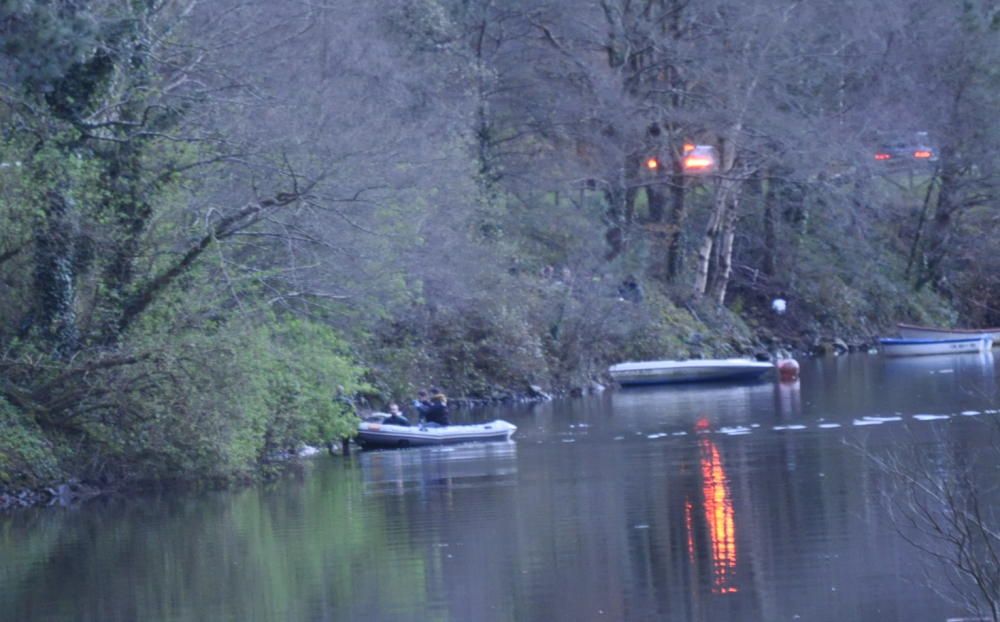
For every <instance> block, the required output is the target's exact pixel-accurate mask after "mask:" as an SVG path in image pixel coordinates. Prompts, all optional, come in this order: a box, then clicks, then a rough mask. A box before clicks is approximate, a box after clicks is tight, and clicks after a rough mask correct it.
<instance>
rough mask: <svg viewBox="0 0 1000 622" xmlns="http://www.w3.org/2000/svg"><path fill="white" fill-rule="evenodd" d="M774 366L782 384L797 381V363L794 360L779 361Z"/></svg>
mask: <svg viewBox="0 0 1000 622" xmlns="http://www.w3.org/2000/svg"><path fill="white" fill-rule="evenodd" d="M774 365H775V367H777V368H778V378H779V379H781V381H782V382H791V381H794V380H798V379H799V363H798V361H796V360H795V359H781V360H780V361H778V362H777V363H775V364H774Z"/></svg>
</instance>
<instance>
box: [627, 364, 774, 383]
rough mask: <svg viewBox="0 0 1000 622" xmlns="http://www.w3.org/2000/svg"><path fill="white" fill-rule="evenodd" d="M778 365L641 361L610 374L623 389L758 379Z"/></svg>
mask: <svg viewBox="0 0 1000 622" xmlns="http://www.w3.org/2000/svg"><path fill="white" fill-rule="evenodd" d="M774 369H775V368H774V364H773V363H767V362H761V361H751V360H748V359H699V360H691V361H641V362H634V363H619V364H617V365H612V366H611V367H610V368H608V374H609V375H610V376H611V378H612V379H614V381H615V382H617V383H618V384H620V385H622V386H635V385H642V384H671V383H678V382H719V381H735V380H756V379H758V378H760V377H761V376H763V375H764V374H766V373H768V372H772V373H773V372H774Z"/></svg>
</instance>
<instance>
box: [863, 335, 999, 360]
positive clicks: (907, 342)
mask: <svg viewBox="0 0 1000 622" xmlns="http://www.w3.org/2000/svg"><path fill="white" fill-rule="evenodd" d="M878 341H879V345H881V346H882V354H884V355H886V356H923V355H928V354H965V353H967V352H973V353H975V352H983V351H988V350H989V349H990V348H992V347H993V339H992V337H990V336H989V335H974V336H970V337H956V338H950V339H892V338H885V339H879V340H878Z"/></svg>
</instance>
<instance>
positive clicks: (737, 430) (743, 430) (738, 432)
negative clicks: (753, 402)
mask: <svg viewBox="0 0 1000 622" xmlns="http://www.w3.org/2000/svg"><path fill="white" fill-rule="evenodd" d="M719 434H728V435H729V436H742V435H744V434H750V428H747V427H743V426H736V427H733V428H720V429H719Z"/></svg>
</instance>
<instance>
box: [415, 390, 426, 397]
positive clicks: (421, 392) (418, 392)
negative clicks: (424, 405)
mask: <svg viewBox="0 0 1000 622" xmlns="http://www.w3.org/2000/svg"><path fill="white" fill-rule="evenodd" d="M417 396H418V397H427V391H424V390H423V389H420V390H419V391H417Z"/></svg>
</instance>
